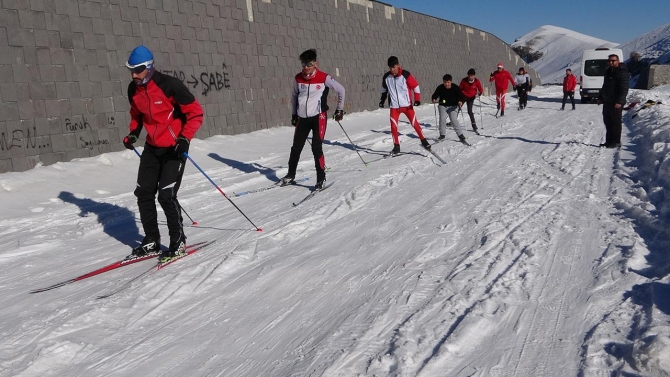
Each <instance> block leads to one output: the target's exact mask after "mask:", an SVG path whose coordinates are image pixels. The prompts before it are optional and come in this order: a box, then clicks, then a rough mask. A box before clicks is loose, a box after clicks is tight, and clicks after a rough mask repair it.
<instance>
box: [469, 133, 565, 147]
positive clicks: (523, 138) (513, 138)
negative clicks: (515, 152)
mask: <svg viewBox="0 0 670 377" xmlns="http://www.w3.org/2000/svg"><path fill="white" fill-rule="evenodd" d="M482 136H484V137H485V138H492V139H498V140H519V141H523V142H524V143H534V144H545V145H561V143H557V142H555V141H547V140H530V139H526V138H525V137H520V136H490V135H482Z"/></svg>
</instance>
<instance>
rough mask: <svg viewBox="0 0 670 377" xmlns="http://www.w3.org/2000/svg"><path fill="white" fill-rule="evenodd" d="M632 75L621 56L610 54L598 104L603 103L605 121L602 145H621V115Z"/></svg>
mask: <svg viewBox="0 0 670 377" xmlns="http://www.w3.org/2000/svg"><path fill="white" fill-rule="evenodd" d="M629 80H630V75H629V74H628V69H627V68H626V66H625V65H623V64H621V62H620V61H619V56H618V55H616V54H612V55H610V56H609V67H608V68H607V70H606V71H605V77H604V80H603V87H602V89H601V90H600V96H598V105H600V104H603V122H605V129H606V130H607V133H606V134H605V143H603V144H600V146H601V147H606V148H619V147H621V115H622V112H623V107H624V105H625V104H626V96H627V95H628V81H629Z"/></svg>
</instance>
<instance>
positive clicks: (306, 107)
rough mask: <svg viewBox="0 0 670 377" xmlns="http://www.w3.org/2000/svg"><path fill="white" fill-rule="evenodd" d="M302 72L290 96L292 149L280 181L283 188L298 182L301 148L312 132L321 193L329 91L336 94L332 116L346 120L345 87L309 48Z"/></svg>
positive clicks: (324, 173) (297, 77)
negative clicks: (322, 67)
mask: <svg viewBox="0 0 670 377" xmlns="http://www.w3.org/2000/svg"><path fill="white" fill-rule="evenodd" d="M300 64H301V65H302V71H301V72H300V73H298V74H297V75H295V81H294V82H293V92H292V94H291V108H292V115H291V124H292V125H293V127H295V131H294V132H293V146H292V147H291V156H290V157H289V160H288V174H286V176H285V177H283V178H282V179H281V180H280V183H281V184H282V185H287V184H292V183H294V182H295V174H296V171H297V169H298V162H299V161H300V154H301V153H302V148H303V147H304V146H305V142H306V141H307V137H308V136H309V132H310V131H311V132H312V154H314V165H315V167H316V185H315V186H314V189H315V190H321V189H323V187H324V186H325V183H326V159H325V158H324V156H323V138H324V137H325V136H326V123H327V118H328V117H327V116H326V111H328V104H327V102H326V100H327V99H328V91H329V89H333V90H334V91H335V92H336V93H337V110H335V113H334V114H333V115H334V116H333V118H334V119H335V120H336V121H340V120H342V118H343V117H344V95H345V91H344V87H343V86H342V85H340V84H339V83H338V82H337V81H335V79H334V78H332V77H331V76H330V75H329V74H327V73H325V72H322V71H320V70H319V69H318V68H319V62H318V61H317V60H316V50H314V49H309V50H307V51H304V52H303V53H302V54H300Z"/></svg>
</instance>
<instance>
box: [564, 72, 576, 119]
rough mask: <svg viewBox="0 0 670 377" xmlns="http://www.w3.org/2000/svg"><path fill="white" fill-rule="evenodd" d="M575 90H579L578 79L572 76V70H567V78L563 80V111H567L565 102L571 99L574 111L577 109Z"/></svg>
mask: <svg viewBox="0 0 670 377" xmlns="http://www.w3.org/2000/svg"><path fill="white" fill-rule="evenodd" d="M575 88H577V78H576V77H575V75H573V74H572V70H571V69H570V68H568V69H566V70H565V77H564V78H563V104H562V105H561V110H565V102H566V101H567V100H568V97H570V101H571V102H572V110H574V109H575Z"/></svg>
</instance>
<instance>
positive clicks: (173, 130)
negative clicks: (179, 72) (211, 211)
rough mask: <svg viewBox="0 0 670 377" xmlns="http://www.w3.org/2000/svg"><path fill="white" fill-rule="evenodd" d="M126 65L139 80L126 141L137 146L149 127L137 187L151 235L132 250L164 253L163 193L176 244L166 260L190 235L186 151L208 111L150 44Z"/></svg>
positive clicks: (133, 86) (133, 87)
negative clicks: (183, 195) (184, 206)
mask: <svg viewBox="0 0 670 377" xmlns="http://www.w3.org/2000/svg"><path fill="white" fill-rule="evenodd" d="M126 67H128V69H129V70H130V76H131V77H132V79H133V82H131V83H130V84H129V85H128V100H129V101H130V133H129V134H128V136H126V137H125V138H124V139H123V145H124V146H125V147H126V148H128V149H134V148H135V147H134V146H133V144H134V143H135V142H136V141H137V139H138V137H139V135H140V132H142V128H146V130H147V136H146V143H145V144H144V151H143V152H142V156H141V157H140V167H139V169H138V173H137V186H136V188H135V196H137V206H138V209H139V211H140V220H141V221H142V227H143V228H144V234H145V237H144V240H143V241H142V244H141V245H140V246H138V247H136V248H134V249H133V252H132V254H133V255H136V256H143V255H146V254H158V253H160V249H161V241H160V233H159V230H158V215H157V212H156V202H155V201H156V194H157V193H158V203H160V205H161V207H162V208H163V212H164V213H165V217H166V219H167V226H168V230H169V234H170V246H169V248H168V250H166V251H164V252H163V254H161V256H160V260H162V261H166V260H169V259H171V258H173V257H175V256H178V255H180V254H182V253H184V248H185V244H186V236H185V235H184V227H183V224H182V216H181V207H180V205H179V202H178V201H177V191H178V190H179V186H180V184H181V178H182V176H183V174H184V166H185V165H186V157H185V156H184V153H186V152H188V147H189V143H190V141H191V139H192V138H193V137H194V136H195V133H196V131H197V130H198V128H200V126H201V125H202V120H203V111H202V107H201V106H200V104H199V103H198V101H197V100H196V99H195V97H194V96H193V94H191V92H189V90H188V88H186V86H185V85H184V84H183V83H182V82H181V81H180V80H179V79H176V78H174V77H172V76H168V75H164V74H162V73H160V72H158V71H157V70H156V69H155V66H154V56H153V54H152V53H151V51H150V50H149V49H148V48H146V47H144V46H138V47H136V48H135V49H134V50H133V52H132V53H131V54H130V57H129V58H128V62H127V63H126Z"/></svg>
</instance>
